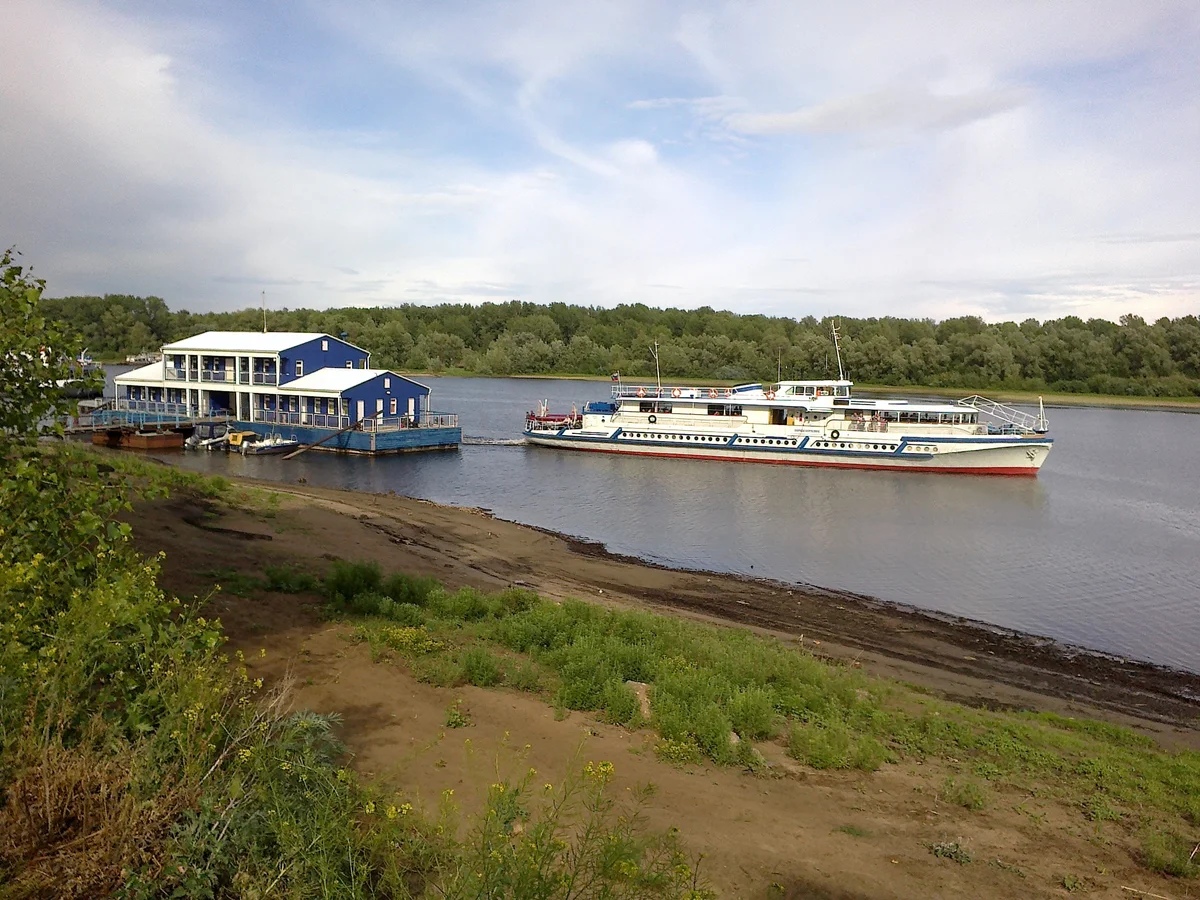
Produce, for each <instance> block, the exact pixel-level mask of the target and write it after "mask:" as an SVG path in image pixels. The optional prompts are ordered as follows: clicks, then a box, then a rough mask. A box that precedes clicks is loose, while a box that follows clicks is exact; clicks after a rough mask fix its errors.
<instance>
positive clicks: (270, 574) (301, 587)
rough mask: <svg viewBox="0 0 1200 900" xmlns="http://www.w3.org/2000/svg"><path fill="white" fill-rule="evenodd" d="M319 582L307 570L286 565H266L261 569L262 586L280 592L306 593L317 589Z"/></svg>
mask: <svg viewBox="0 0 1200 900" xmlns="http://www.w3.org/2000/svg"><path fill="white" fill-rule="evenodd" d="M320 586H321V582H320V581H318V580H317V579H316V577H314V576H312V575H310V574H308V573H307V572H300V571H298V570H296V569H292V568H289V567H287V566H267V567H266V568H265V569H264V570H263V587H264V588H266V589H267V590H268V591H275V592H277V593H280V594H307V593H311V592H314V591H316V590H318V589H319V588H320Z"/></svg>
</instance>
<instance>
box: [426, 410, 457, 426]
mask: <svg viewBox="0 0 1200 900" xmlns="http://www.w3.org/2000/svg"><path fill="white" fill-rule="evenodd" d="M416 427H418V428H457V427H458V413H442V412H427V413H422V414H421V418H420V419H419V420H418V421H417V426H416Z"/></svg>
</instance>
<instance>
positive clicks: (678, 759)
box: [654, 738, 704, 766]
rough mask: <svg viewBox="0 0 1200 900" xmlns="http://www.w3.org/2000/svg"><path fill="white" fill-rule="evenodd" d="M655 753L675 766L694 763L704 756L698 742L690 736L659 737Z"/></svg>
mask: <svg viewBox="0 0 1200 900" xmlns="http://www.w3.org/2000/svg"><path fill="white" fill-rule="evenodd" d="M654 753H655V755H657V756H658V758H659V759H661V760H663V761H664V762H668V763H671V764H672V765H675V766H689V765H694V764H695V763H698V762H700V760H701V759H703V758H704V754H703V753H702V752H701V750H700V748H699V747H698V746H696V742H695V741H693V740H691V739H688V738H685V739H684V740H675V739H673V738H659V740H658V743H656V744H655V745H654Z"/></svg>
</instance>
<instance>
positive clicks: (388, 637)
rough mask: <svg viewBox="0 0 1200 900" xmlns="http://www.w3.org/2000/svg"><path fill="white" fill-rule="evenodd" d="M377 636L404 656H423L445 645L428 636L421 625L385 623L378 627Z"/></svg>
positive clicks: (435, 651)
mask: <svg viewBox="0 0 1200 900" xmlns="http://www.w3.org/2000/svg"><path fill="white" fill-rule="evenodd" d="M378 634H379V637H380V639H381V640H382V641H383V643H384V644H386V645H387V646H388V647H390V648H391V649H393V650H395V651H397V652H399V653H403V654H405V655H406V656H423V655H425V654H429V653H437V652H438V651H439V650H441V649H442V648H443V647H444V646H445V645H444V644H443V643H442V642H441V641H436V640H434V639H433V638H432V637H430V636H429V632H428V631H426V630H425V629H424V628H423V627H420V626H417V627H412V626H408V625H387V626H384V627H383V628H381V629H379V632H378Z"/></svg>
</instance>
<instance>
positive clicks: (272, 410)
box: [112, 331, 462, 453]
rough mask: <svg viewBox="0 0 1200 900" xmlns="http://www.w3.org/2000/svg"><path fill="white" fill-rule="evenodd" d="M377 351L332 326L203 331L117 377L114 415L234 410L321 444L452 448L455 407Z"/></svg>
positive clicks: (143, 417) (188, 416)
mask: <svg viewBox="0 0 1200 900" xmlns="http://www.w3.org/2000/svg"><path fill="white" fill-rule="evenodd" d="M370 359H371V354H370V353H369V352H368V351H367V350H364V349H363V348H362V347H357V346H355V345H354V344H351V343H350V342H349V341H345V340H342V339H340V338H336V337H333V336H332V335H328V334H317V333H310V332H263V333H257V332H248V331H206V332H204V333H203V334H198V335H196V336H195V337H190V338H185V339H183V340H181V341H175V342H174V343H170V344H164V345H163V348H162V360H161V361H160V362H156V363H151V364H150V365H148V366H142V367H141V368H138V369H134V370H132V371H130V372H126V373H124V374H122V375H118V376H117V377H116V379H115V381H116V386H117V398H116V401H115V404H114V407H113V410H112V413H113V415H115V416H118V417H123V418H124V420H125V421H128V422H130V423H136V424H146V423H168V422H171V421H175V422H184V421H193V422H194V421H198V420H202V419H210V420H211V419H222V418H223V419H229V420H231V421H232V423H233V424H234V426H235V427H237V428H239V429H245V430H250V431H257V432H259V433H261V434H266V433H268V432H279V433H281V434H283V435H284V436H285V437H291V436H293V435H294V436H295V437H296V438H297V439H298V440H300V441H301V442H302V443H305V444H318V443H319V444H320V449H322V450H334V451H341V452H347V453H399V452H404V451H408V450H433V449H448V448H455V447H457V446H458V445H459V443H461V441H462V429H461V428H460V427H459V424H458V416H456V415H454V414H452V413H443V412H436V411H434V410H433V408H432V407H431V406H430V399H429V398H430V389H429V387H428V386H427V385H424V384H421V383H420V382H419V381H414V380H413V379H411V378H408V377H406V376H404V375H399V374H397V373H396V372H392V371H390V370H388V369H373V368H371V363H370Z"/></svg>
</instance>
